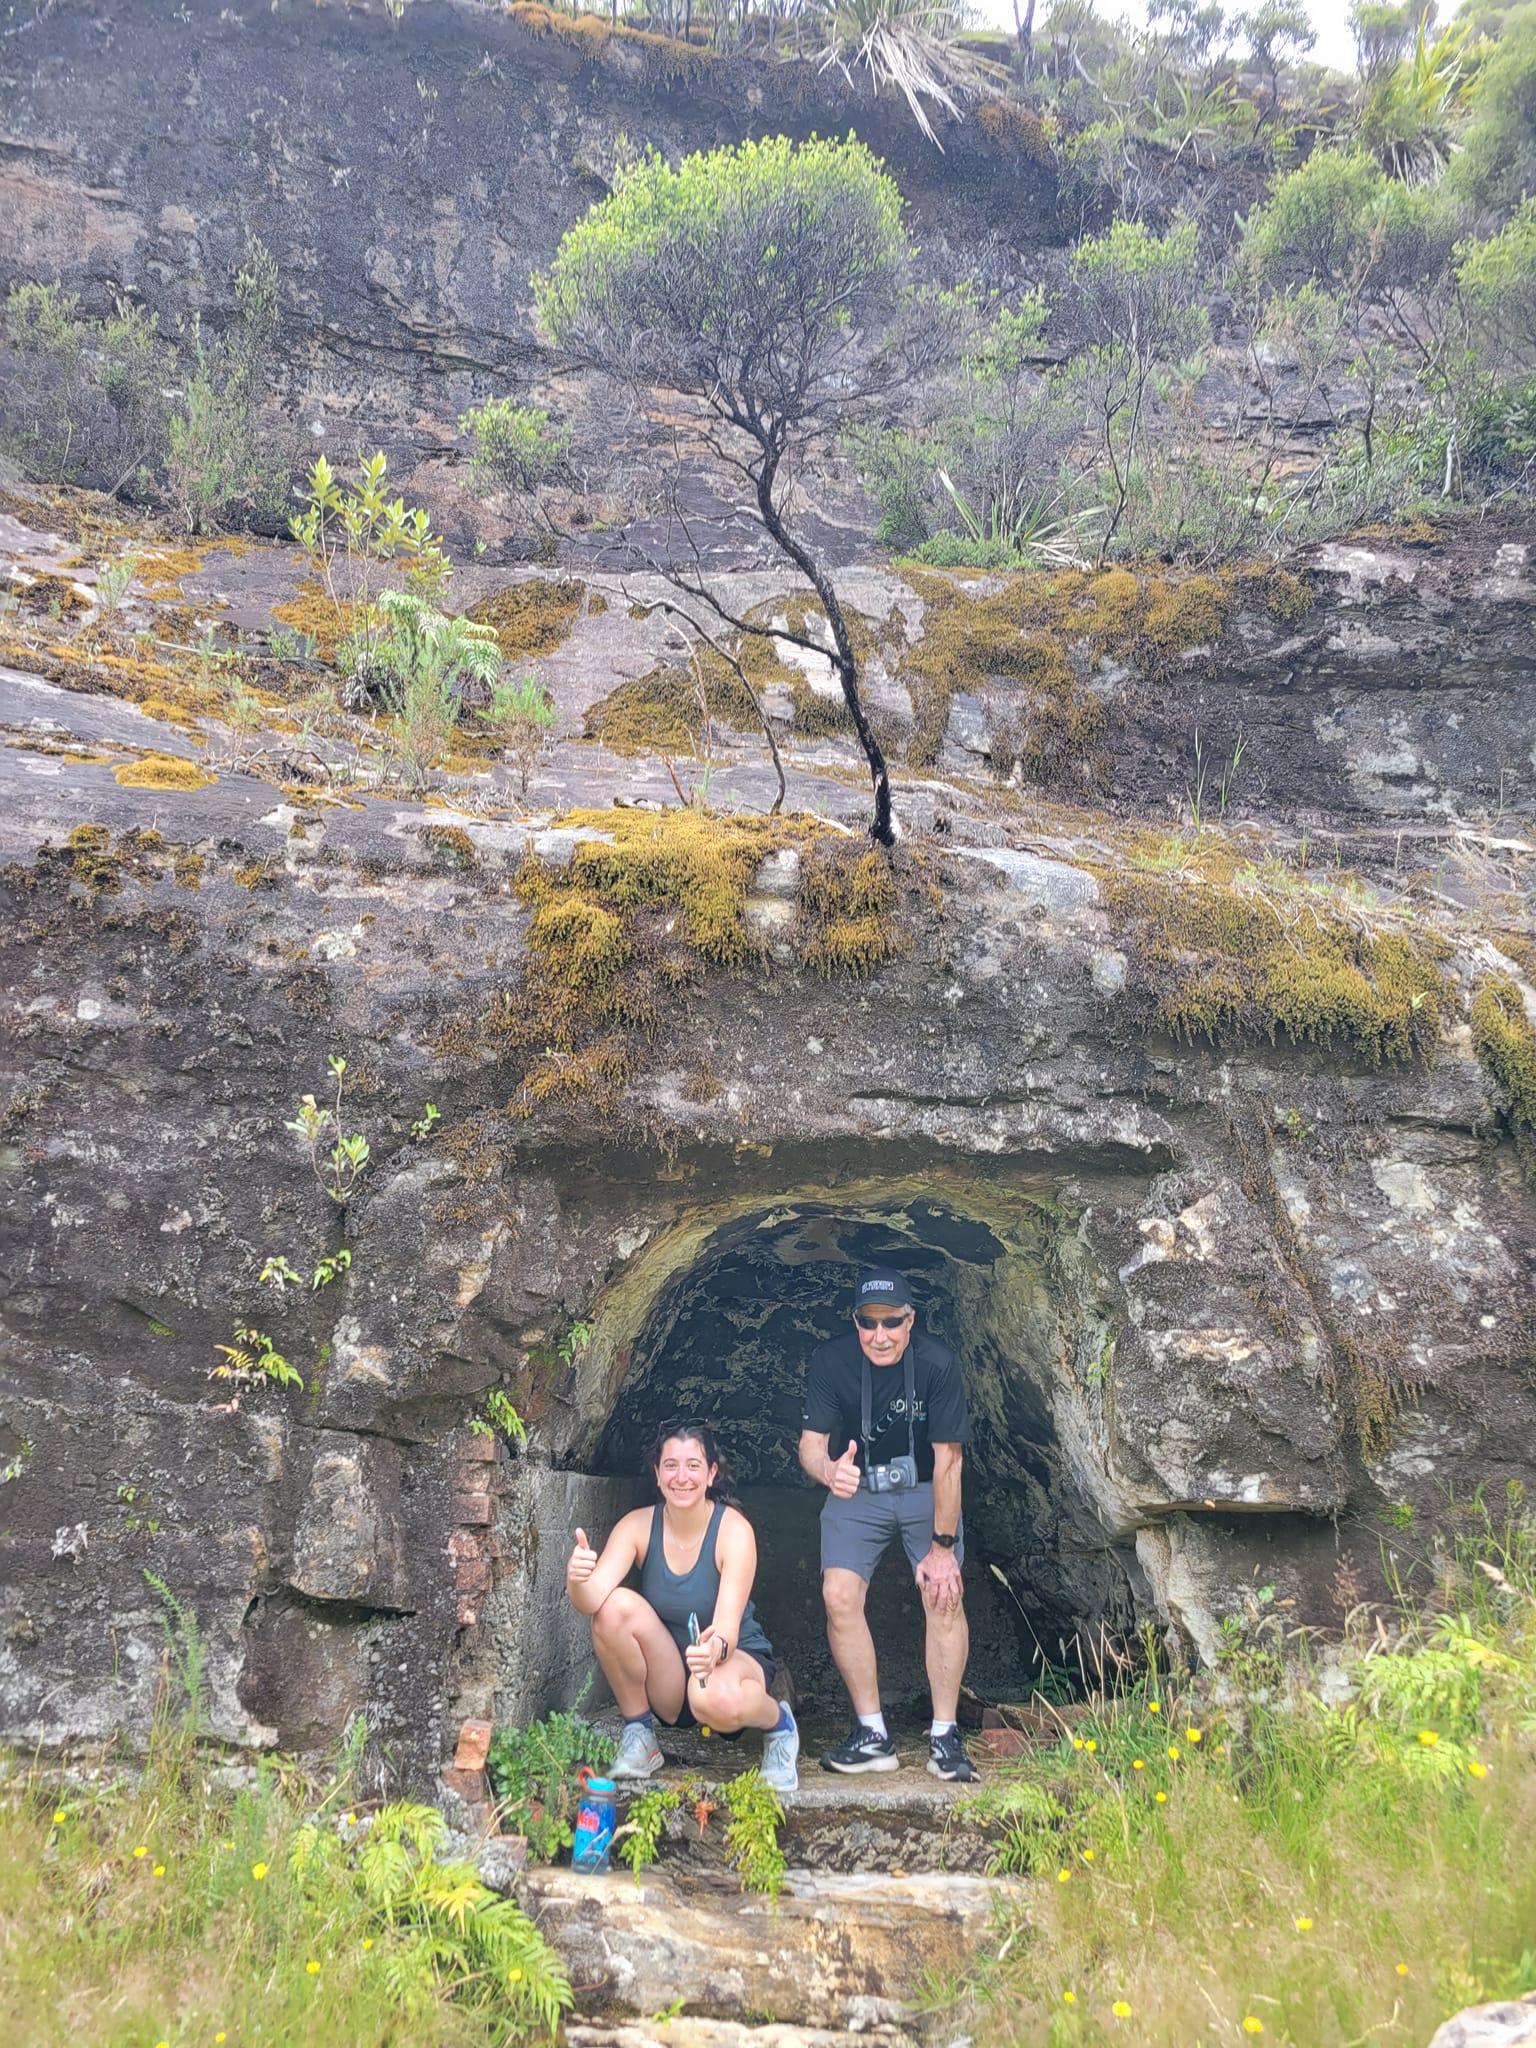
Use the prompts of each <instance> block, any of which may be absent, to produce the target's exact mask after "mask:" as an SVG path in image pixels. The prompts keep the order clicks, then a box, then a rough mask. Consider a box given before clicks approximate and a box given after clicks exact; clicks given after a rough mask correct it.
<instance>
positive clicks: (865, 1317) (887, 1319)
mask: <svg viewBox="0 0 1536 2048" xmlns="http://www.w3.org/2000/svg"><path fill="white" fill-rule="evenodd" d="M911 1313H912V1311H911V1309H909V1308H904V1309H903V1310H902V1312H901V1314H900V1315H899V1316H883V1315H880V1314H878V1313H877V1312H876V1311H875V1310H874V1309H872V1308H856V1309H855V1310H854V1312H853V1320H854V1321H855V1322H856V1323H857V1324H858V1326H859V1328H860V1329H861V1330H899V1329H900V1328H901V1326H902V1324H903V1323H904V1322H905V1321H906V1320H907V1317H908V1316H909V1315H911Z"/></svg>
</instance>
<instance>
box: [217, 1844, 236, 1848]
mask: <svg viewBox="0 0 1536 2048" xmlns="http://www.w3.org/2000/svg"><path fill="white" fill-rule="evenodd" d="M234 1846H235V1845H234V1843H233V1842H220V1844H219V1847H220V1848H221V1849H233V1847H234Z"/></svg>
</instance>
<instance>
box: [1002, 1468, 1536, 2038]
mask: <svg viewBox="0 0 1536 2048" xmlns="http://www.w3.org/2000/svg"><path fill="white" fill-rule="evenodd" d="M1479 1560H1481V1562H1479ZM1490 1566H1491V1568H1492V1572H1493V1573H1494V1574H1496V1575H1497V1576H1490V1574H1489V1571H1488V1569H1486V1568H1487V1567H1490ZM1433 1568H1434V1569H1435V1570H1436V1573H1437V1580H1438V1583H1437V1585H1436V1587H1435V1591H1434V1594H1433V1596H1431V1597H1430V1599H1429V1602H1428V1605H1427V1607H1426V1606H1424V1605H1422V1604H1420V1603H1419V1602H1415V1601H1408V1600H1404V1601H1403V1602H1402V1603H1401V1604H1400V1605H1399V1606H1397V1607H1396V1609H1395V1610H1394V1611H1391V1612H1383V1613H1382V1614H1381V1617H1380V1619H1381V1622H1382V1629H1383V1630H1384V1632H1385V1633H1384V1634H1381V1633H1378V1631H1377V1628H1376V1621H1377V1615H1376V1613H1375V1612H1374V1611H1372V1612H1370V1613H1364V1612H1361V1613H1359V1614H1357V1616H1356V1620H1355V1634H1356V1636H1357V1638H1358V1640H1357V1641H1356V1642H1355V1643H1354V1644H1353V1646H1352V1647H1350V1648H1347V1649H1346V1652H1345V1659H1344V1661H1345V1664H1346V1667H1347V1668H1348V1670H1349V1675H1350V1678H1351V1681H1352V1684H1351V1692H1350V1697H1349V1698H1348V1699H1347V1700H1345V1701H1343V1702H1341V1703H1338V1704H1333V1705H1328V1704H1324V1702H1323V1699H1322V1698H1321V1697H1320V1696H1319V1691H1318V1689H1316V1687H1317V1685H1318V1684H1319V1683H1320V1675H1321V1674H1320V1667H1316V1666H1314V1667H1312V1669H1311V1682H1309V1677H1308V1667H1307V1666H1306V1665H1305V1664H1304V1665H1303V1667H1302V1671H1301V1674H1300V1676H1299V1677H1298V1676H1297V1674H1296V1671H1295V1668H1294V1666H1292V1667H1290V1669H1289V1670H1288V1669H1287V1667H1286V1666H1285V1665H1283V1664H1282V1663H1281V1660H1280V1658H1279V1656H1278V1655H1277V1654H1276V1653H1275V1650H1274V1648H1273V1647H1272V1646H1271V1645H1270V1644H1269V1643H1268V1642H1266V1641H1265V1640H1264V1639H1263V1638H1262V1637H1259V1638H1249V1639H1248V1640H1246V1641H1236V1640H1235V1641H1234V1643H1233V1645H1232V1649H1231V1654H1230V1655H1229V1657H1228V1659H1227V1662H1226V1666H1225V1668H1224V1669H1223V1670H1221V1671H1219V1672H1217V1673H1216V1674H1207V1675H1206V1677H1205V1678H1204V1679H1203V1680H1202V1681H1201V1683H1200V1685H1199V1687H1198V1689H1197V1690H1195V1691H1190V1692H1184V1691H1183V1690H1182V1687H1181V1684H1180V1683H1179V1682H1178V1681H1176V1680H1174V1679H1172V1678H1169V1677H1167V1676H1159V1675H1157V1674H1156V1673H1154V1674H1153V1675H1151V1676H1150V1677H1148V1678H1146V1679H1143V1680H1141V1681H1139V1682H1138V1683H1136V1684H1135V1685H1134V1686H1132V1687H1130V1688H1129V1689H1128V1690H1126V1691H1125V1692H1124V1693H1122V1694H1120V1695H1118V1696H1116V1697H1114V1698H1105V1699H1101V1700H1098V1701H1096V1702H1094V1703H1093V1706H1092V1709H1091V1711H1090V1713H1089V1714H1088V1716H1087V1717H1086V1718H1083V1719H1081V1720H1077V1719H1072V1720H1064V1722H1063V1731H1062V1736H1061V1740H1060V1742H1059V1743H1058V1744H1057V1745H1056V1746H1055V1747H1054V1748H1052V1749H1048V1750H1046V1751H1044V1752H1043V1753H1040V1754H1038V1755H1036V1756H1035V1757H1033V1758H1031V1759H1029V1760H1028V1761H1027V1762H1026V1763H1025V1764H1023V1765H1021V1766H1020V1768H1019V1769H1018V1770H1017V1771H1016V1772H1011V1773H1010V1774H1009V1775H1008V1776H1007V1777H1006V1778H1004V1779H1002V1780H1001V1781H999V1782H997V1783H995V1784H994V1785H993V1786H990V1787H989V1788H988V1790H987V1792H986V1793H985V1794H984V1795H983V1796H982V1798H981V1799H980V1800H979V1801H977V1802H976V1806H977V1808H978V1809H979V1810H980V1811H982V1812H985V1813H988V1814H989V1816H990V1818H991V1819H992V1820H993V1822H994V1824H995V1826H996V1827H997V1829H998V1831H999V1832H998V1852H997V1863H998V1867H999V1868H1003V1869H1010V1870H1014V1871H1018V1872H1020V1873H1028V1874H1029V1875H1030V1876H1031V1877H1032V1878H1033V1879H1034V1882H1033V1883H1032V1884H1031V1885H1030V1887H1029V1891H1028V1897H1027V1918H1025V1917H1024V1916H1021V1917H1020V1919H1019V1921H1018V1923H1017V1924H1016V1925H1015V1926H1014V1927H1012V1928H1011V1929H1009V1930H1008V1931H1007V1933H1006V1935H1005V1937H1004V1938H1003V1939H1002V1940H1001V1941H1000V1943H999V1946H998V1949H997V1951H996V1952H995V1953H994V1954H993V1955H992V1956H991V1957H989V1958H988V1959H986V1960H985V1961H984V1962H983V1965H982V1967H981V1968H980V1970H979V1971H978V1973H977V1976H976V1979H975V1982H974V1983H973V1985H972V1986H971V1987H969V1990H968V1992H967V1994H966V1998H965V1999H963V2000H962V2001H961V2002H962V2003H964V2002H971V2003H973V2004H974V2006H975V2008H976V2009H975V2011H974V2012H972V2013H971V2014H970V2015H969V2016H968V2020H967V2025H966V2028H965V2030H966V2031H968V2032H971V2033H972V2034H973V2038H974V2039H975V2041H976V2043H977V2048H1088V2044H1096V2043H1101V2042H1119V2043H1122V2044H1135V2048H1204V2044H1216V2043H1220V2042H1231V2041H1244V2040H1249V2039H1256V2038H1259V2037H1263V2038H1265V2039H1266V2040H1268V2041H1269V2042H1272V2043H1276V2044H1288V2048H1345V2044H1351V2048H1354V2044H1359V2048H1364V2044H1366V2043H1370V2044H1392V2043H1401V2044H1404V2048H1423V2044H1424V2043H1425V2042H1426V2041H1427V2040H1428V2039H1429V2037H1430V2035H1431V2034H1432V2033H1433V2032H1434V2030H1435V2028H1436V2027H1437V2026H1438V2025H1439V2023H1440V2022H1441V2021H1442V2020H1443V2019H1445V2018H1446V2017H1447V2016H1448V2015H1449V2014H1450V2013H1451V2012H1454V2011H1456V2010H1457V2009H1458V2008H1459V2007H1461V2006H1463V2005H1467V2004H1472V2003H1476V2002H1478V2001H1480V2000H1483V1999H1490V1998H1500V1997H1510V1996H1514V1995H1516V1994H1518V1993H1520V1992H1523V1991H1526V1990H1531V1989H1536V1859H1533V1858H1532V1857H1531V1856H1530V1854H1529V1844H1530V1842H1531V1841H1532V1840H1536V1524H1533V1523H1532V1522H1531V1521H1529V1520H1525V1519H1523V1518H1522V1517H1521V1514H1520V1504H1519V1502H1518V1501H1516V1502H1514V1503H1512V1511H1511V1514H1510V1516H1509V1518H1508V1519H1507V1520H1506V1522H1505V1523H1504V1524H1503V1526H1502V1527H1501V1528H1499V1529H1497V1530H1495V1529H1493V1528H1492V1527H1491V1526H1490V1525H1488V1524H1487V1523H1486V1522H1485V1523H1484V1524H1483V1526H1482V1529H1481V1532H1480V1536H1479V1538H1478V1540H1477V1541H1476V1542H1475V1543H1474V1542H1472V1541H1469V1542H1467V1543H1464V1544H1462V1545H1461V1546H1460V1547H1459V1549H1458V1551H1457V1553H1456V1554H1455V1556H1453V1557H1450V1558H1441V1559H1439V1560H1437V1561H1435V1564H1434V1567H1433ZM1291 1647H1292V1649H1293V1650H1294V1647H1295V1646H1294V1645H1292V1646H1291ZM1333 1697H1334V1695H1333V1693H1332V1691H1330V1692H1329V1698H1330V1699H1331V1698H1333ZM1117 2006H1118V2007H1120V2008H1121V2011H1120V2012H1118V2013H1117V2011H1116V2008H1117Z"/></svg>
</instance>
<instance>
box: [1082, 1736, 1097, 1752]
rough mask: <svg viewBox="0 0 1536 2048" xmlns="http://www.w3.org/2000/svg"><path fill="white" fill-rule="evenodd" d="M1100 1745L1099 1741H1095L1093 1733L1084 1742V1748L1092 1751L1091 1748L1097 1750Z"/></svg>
mask: <svg viewBox="0 0 1536 2048" xmlns="http://www.w3.org/2000/svg"><path fill="white" fill-rule="evenodd" d="M1098 1746H1099V1745H1098V1744H1097V1743H1096V1742H1095V1741H1094V1739H1093V1737H1092V1736H1091V1735H1090V1736H1089V1738H1088V1740H1087V1741H1086V1742H1085V1743H1084V1744H1083V1747H1084V1749H1086V1750H1090V1751H1091V1750H1095V1749H1097V1748H1098Z"/></svg>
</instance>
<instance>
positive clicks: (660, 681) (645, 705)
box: [583, 646, 756, 754]
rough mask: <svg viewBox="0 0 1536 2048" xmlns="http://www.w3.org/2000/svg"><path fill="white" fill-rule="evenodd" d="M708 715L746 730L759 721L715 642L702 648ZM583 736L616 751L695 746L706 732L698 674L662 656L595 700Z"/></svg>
mask: <svg viewBox="0 0 1536 2048" xmlns="http://www.w3.org/2000/svg"><path fill="white" fill-rule="evenodd" d="M698 658H699V668H700V672H701V673H702V675H703V678H704V692H705V701H706V702H707V703H708V705H709V715H710V717H711V718H712V719H719V720H721V721H722V722H723V723H724V724H726V725H732V726H736V727H738V728H740V729H742V730H745V729H747V728H748V727H750V726H752V725H754V724H755V723H756V714H755V713H754V712H753V709H752V703H751V699H750V698H749V697H748V695H747V693H746V691H745V690H744V689H743V688H742V687H741V678H740V677H739V676H738V675H737V674H736V671H735V670H734V669H733V668H732V667H731V665H730V663H729V662H727V661H722V660H721V658H720V656H719V655H718V654H716V653H715V651H714V649H713V648H711V647H705V646H700V648H699V649H698ZM583 736H584V737H585V738H586V739H589V740H600V741H601V742H602V743H603V745H604V746H605V747H609V748H611V749H612V750H613V752H614V753H616V754H674V753H681V752H684V751H685V750H691V749H693V748H696V747H697V746H698V744H699V743H700V741H701V739H702V737H703V718H702V715H701V712H700V708H699V686H698V680H697V678H696V677H695V675H694V672H693V670H692V669H691V668H690V667H686V666H682V665H680V664H678V663H675V662H660V663H658V664H657V666H656V667H655V668H653V669H648V670H647V671H646V673H645V674H644V675H643V676H636V677H635V678H634V679H633V680H632V681H630V682H627V683H620V684H619V686H618V687H617V689H613V690H610V691H609V692H608V695H607V696H606V697H603V698H601V699H599V701H598V702H597V703H596V704H594V705H592V706H591V707H590V709H589V710H588V712H587V715H586V723H585V725H584V727H583Z"/></svg>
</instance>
